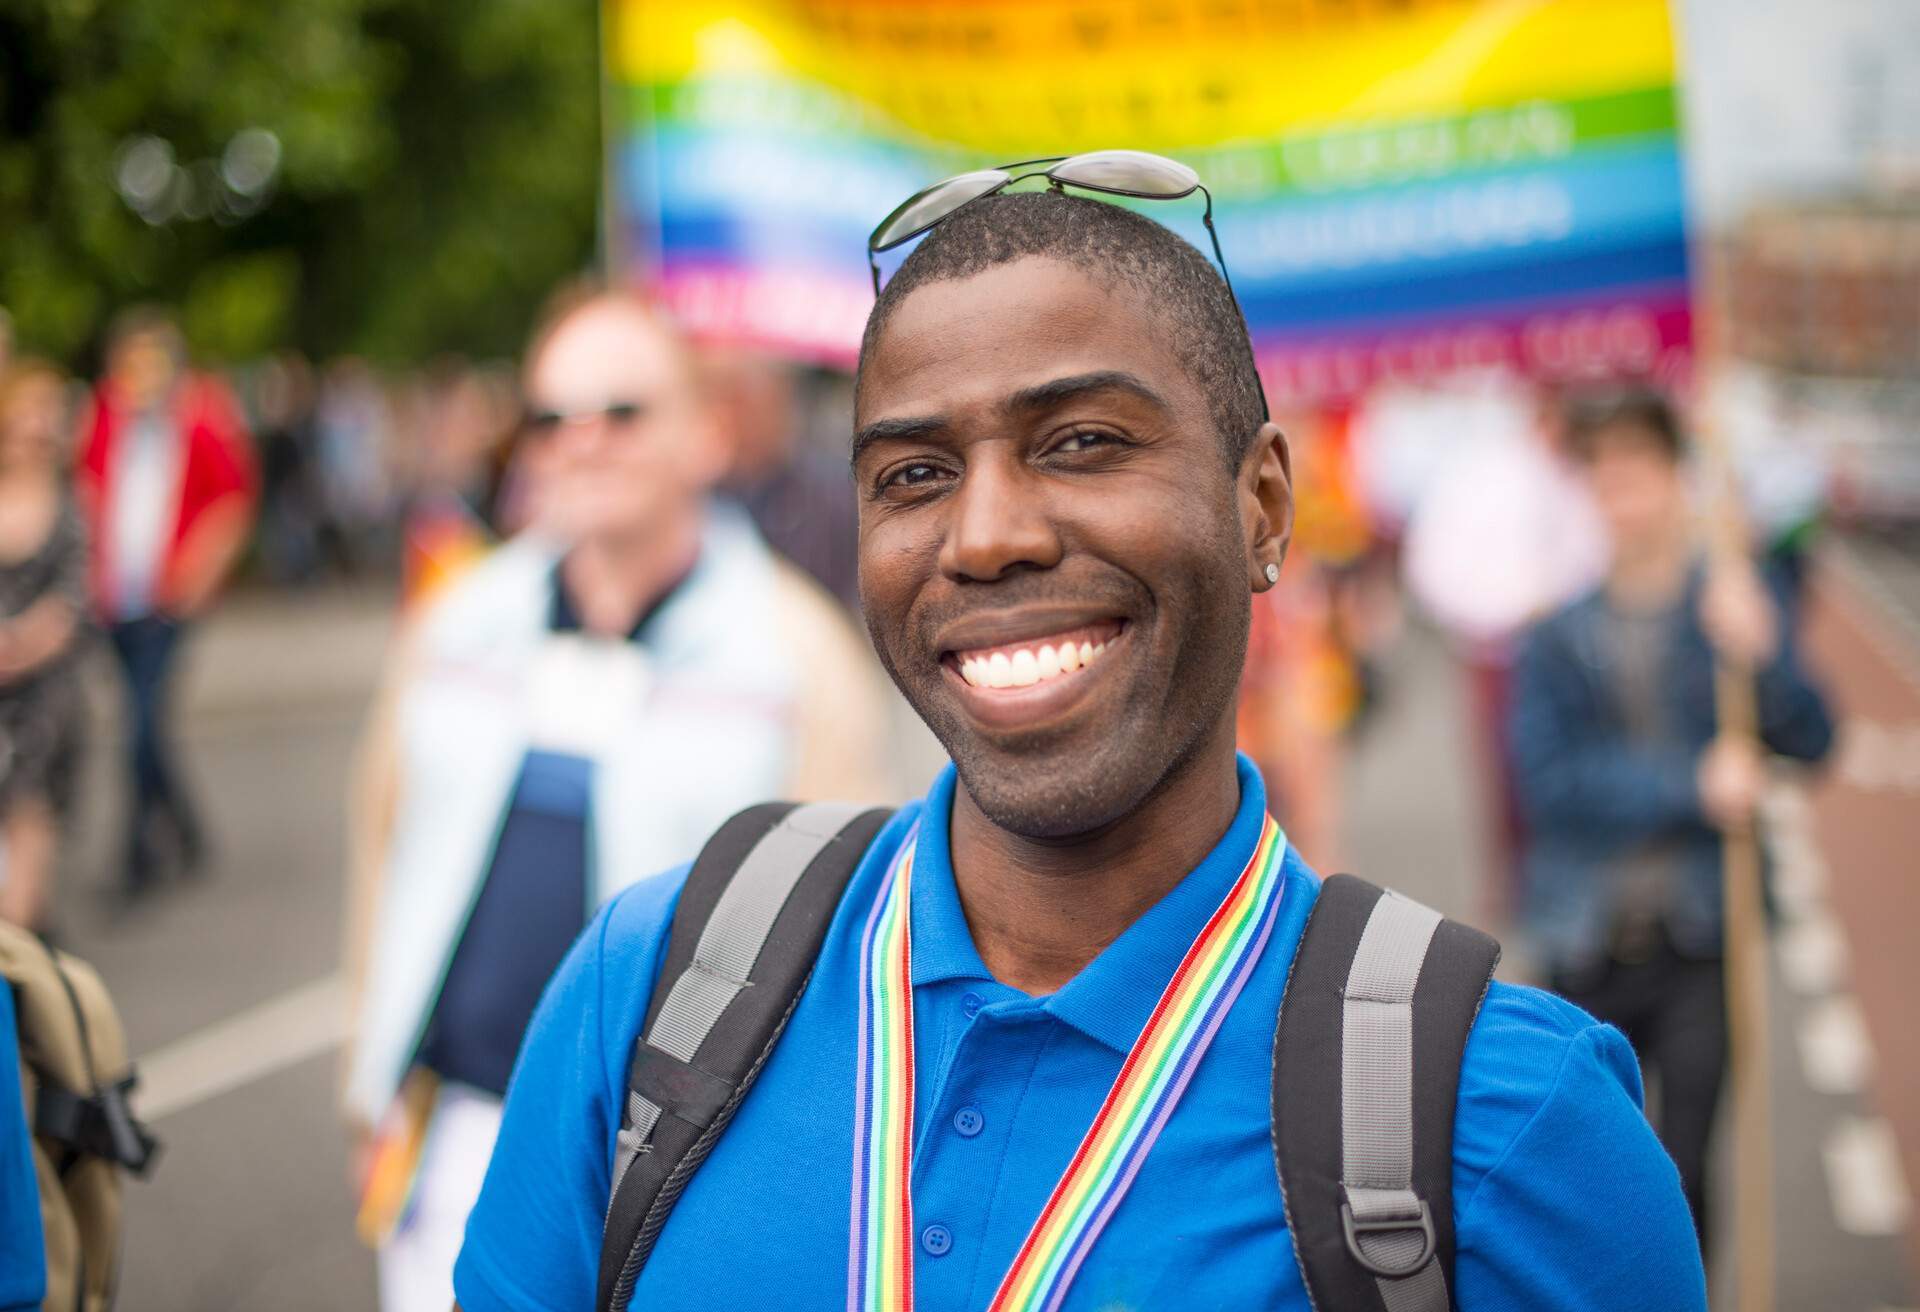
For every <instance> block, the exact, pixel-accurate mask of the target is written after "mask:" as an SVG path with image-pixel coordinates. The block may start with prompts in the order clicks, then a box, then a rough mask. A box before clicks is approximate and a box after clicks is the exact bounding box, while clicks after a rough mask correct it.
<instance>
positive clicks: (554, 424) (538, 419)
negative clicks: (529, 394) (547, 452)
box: [520, 410, 560, 437]
mask: <svg viewBox="0 0 1920 1312" xmlns="http://www.w3.org/2000/svg"><path fill="white" fill-rule="evenodd" d="M520 426H521V427H522V428H524V429H525V430H526V431H527V432H529V433H531V434H532V435H533V436H535V437H545V436H546V435H547V434H548V433H551V432H552V431H553V430H554V429H556V428H558V427H560V415H559V413H558V412H557V411H553V410H529V411H527V414H526V418H524V419H522V420H521V421H520Z"/></svg>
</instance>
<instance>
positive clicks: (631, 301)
mask: <svg viewBox="0 0 1920 1312" xmlns="http://www.w3.org/2000/svg"><path fill="white" fill-rule="evenodd" d="M524 390H525V397H526V412H525V417H524V420H523V424H522V432H521V438H520V440H521V442H522V443H523V444H524V446H523V450H522V465H521V469H522V470H523V471H524V474H525V476H526V479H527V485H526V491H527V494H528V496H529V500H530V510H531V525H530V527H529V528H528V529H527V530H526V531H524V532H523V533H522V534H521V535H520V536H519V537H518V538H516V539H515V540H514V541H512V542H510V543H509V544H508V545H506V546H505V547H503V548H501V549H499V550H498V551H496V552H495V553H494V554H493V555H492V556H491V557H490V558H488V559H487V560H485V561H484V562H482V563H481V564H480V565H478V566H477V567H475V568H474V569H473V571H472V572H471V573H469V574H468V575H466V576H465V577H464V578H462V579H461V580H459V581H458V582H456V583H454V584H453V585H451V587H450V588H449V590H448V591H447V592H446V593H445V594H443V595H442V596H440V597H438V598H436V599H435V602H434V603H433V605H432V606H431V607H430V609H429V611H428V612H427V613H426V614H425V615H424V616H423V617H422V619H421V620H420V622H419V623H418V626H417V628H416V629H415V630H414V631H413V632H412V633H411V634H410V636H409V638H408V640H407V642H406V644H405V647H404V654H403V656H402V659H401V660H400V662H398V664H397V667H396V671H395V674H394V677H393V678H392V679H391V680H390V684H389V688H388V690H387V694H386V696H385V698H384V699H383V701H384V705H383V707H382V709H381V711H380V713H379V714H378V715H377V716H376V725H375V729H374V731H373V734H372V737H371V741H370V743H369V747H368V750H367V752H366V754H365V761H364V769H363V772H362V778H361V780H360V783H361V785H362V787H361V789H360V795H359V799H358V800H359V801H360V803H361V813H360V815H359V817H358V819H359V821H360V825H359V830H360V832H359V834H358V839H359V841H358V842H357V844H356V847H357V854H358V858H359V859H358V862H357V865H358V867H359V868H358V870H357V872H356V874H357V878H356V879H355V887H354V896H353V899H352V905H353V921H354V923H353V925H352V927H351V930H350V941H349V944H348V960H349V968H350V974H351V977H352V979H353V981H354V984H355V986H356V989H357V990H358V993H359V999H358V1000H359V1004H360V1005H359V1025H358V1030H357V1034H356V1036H355V1040H354V1043H353V1048H352V1053H351V1066H350V1071H349V1077H348V1087H347V1094H346V1096H347V1104H348V1109H349V1112H350V1114H351V1116H352V1118H353V1119H354V1121H355V1122H356V1123H357V1124H359V1125H360V1126H362V1127H363V1128H364V1131H365V1138H364V1143H363V1146H364V1152H363V1154H362V1161H361V1162H360V1164H359V1165H360V1166H361V1168H362V1170H363V1173H364V1175H363V1193H362V1200H363V1205H362V1209H361V1216H360V1228H361V1230H362V1233H363V1236H364V1237H366V1238H367V1239H368V1240H369V1241H371V1242H374V1243H376V1244H378V1245H379V1246H380V1286H381V1300H382V1304H383V1306H384V1307H385V1308H387V1309H388V1312H411V1310H412V1309H416V1308H419V1309H432V1310H433V1312H444V1309H445V1308H446V1307H447V1306H448V1304H449V1303H450V1302H451V1301H452V1297H453V1294H452V1285H451V1276H452V1268H453V1259H454V1254H455V1252H456V1251H457V1249H458V1245H459V1237H460V1233H461V1229H462V1227H463V1226H464V1224H465V1222H466V1216H467V1211H468V1209H469V1207H470V1206H471V1205H472V1202H473V1199H474V1196H475V1195H476V1194H477V1193H478V1191H479V1187H480V1178H481V1172H482V1171H483V1170H484V1168H485V1165H486V1161H487V1155H488V1152H489V1151H490V1149H491V1147H492V1142H493V1135H494V1131H495V1127H496V1126H497V1125H498V1122H499V1117H500V1101H501V1098H502V1096H503V1095H504V1093H505V1092H506V1088H507V1080H508V1075H509V1073H510V1072H511V1070H512V1066H513V1059H514V1054H515V1052H516V1050H517V1049H518V1047H519V1044H520V1038H521V1034H522V1033H523V1031H524V1030H525V1027H526V1024H527V1020H528V1018H529V1016H531V1015H532V1013H533V1009H534V1004H535V1003H536V1002H537V1000H538V999H539V996H540V990H541V988H542V987H543V986H544V985H545V983H546V980H547V976H548V975H549V974H551V973H552V971H553V968H554V967H555V966H556V965H558V964H559V962H560V960H561V958H562V956H563V955H564V954H565V952H566V950H567V946H568V944H569V943H571V942H572V941H573V939H574V937H575V936H576V935H577V934H578V933H579V932H580V930H581V928H582V927H583V926H584V925H585V924H586V923H587V921H588V919H589V917H590V916H591V915H592V914H593V911H594V908H596V907H597V906H599V905H600V904H601V903H602V902H604V901H605V900H606V899H607V898H609V897H611V896H612V895H613V894H614V893H616V892H618V891H619V890H620V889H622V888H624V887H626V886H627V885H629V884H632V883H634V882H635V881H636V880H638V879H640V878H641V877H643V876H645V875H647V874H649V873H651V872H652V871H654V870H657V869H659V868H660V867H662V866H664V865H667V864H670V863H671V862H673V861H675V860H677V859H678V858H679V855H680V854H681V853H682V852H684V851H686V850H687V849H688V848H689V847H690V846H697V845H698V843H699V842H700V840H701V839H702V838H703V837H705V835H706V834H707V832H708V831H710V830H711V829H712V828H713V827H714V826H715V825H717V824H718V823H719V822H720V821H721V820H723V819H724V818H725V817H726V816H728V815H729V814H731V813H732V812H734V811H736V810H738V809H739V808H740V807H742V806H744V805H746V804H747V803H749V802H751V801H755V800H758V799H759V798H761V797H764V796H767V795H770V794H782V793H793V794H801V795H807V796H823V795H833V796H838V795H844V794H847V793H848V792H849V791H852V792H854V793H856V794H869V793H872V792H873V791H874V790H876V789H878V790H881V791H882V792H884V791H886V790H887V787H888V785H887V782H886V773H885V766H886V750H885V744H884V743H883V741H882V732H883V723H884V707H883V704H882V702H881V700H880V685H879V682H878V680H877V678H875V677H873V674H872V671H871V665H872V660H871V656H870V655H869V653H867V652H866V651H865V650H864V647H863V645H862V644H861V643H860V642H859V640H858V638H857V636H856V634H855V632H854V630H853V628H852V627H851V625H849V624H848V623H847V622H846V620H845V619H844V617H843V616H842V615H841V614H840V612H839V610H838V608H837V607H836V606H835V605H834V603H833V602H832V601H831V600H830V599H829V598H828V597H827V596H826V594H825V593H823V592H821V591H820V590H818V589H817V588H816V587H815V586H814V585H813V584H812V583H811V582H810V581H808V580H806V579H804V578H803V577H802V576H801V575H800V574H799V573H798V571H797V570H795V569H794V568H793V567H792V566H790V565H787V564H785V563H782V562H780V561H778V560H777V559H776V558H775V557H774V556H773V554H772V553H771V552H770V551H769V550H768V548H767V547H766V546H765V545H764V544H763V543H762V541H761V539H760V538H759V536H758V535H757V534H756V533H755V532H754V530H753V529H752V527H751V525H750V523H749V522H748V521H747V520H746V518H745V516H744V515H743V514H741V513H740V512H738V511H733V510H728V509H726V508H724V507H723V506H721V505H720V504H718V503H716V502H714V501H712V500H710V499H709V496H708V490H709V488H710V487H711V486H712V484H713V483H714V481H715V480H716V479H717V478H718V477H719V475H720V473H721V471H722V470H723V469H724V468H725V466H726V460H727V452H726V451H725V450H724V442H723V438H722V436H721V434H720V432H719V430H718V428H717V426H716V424H715V422H714V419H713V416H712V415H711V414H710V412H709V409H708V407H707V404H706V402H705V400H704V399H703V395H702V393H701V391H700V389H699V388H698V387H697V385H696V380H695V376H694V371H693V367H692V361H691V359H690V357H689V355H688V353H687V348H686V347H685V345H684V344H683V343H682V342H681V340H680V339H679V337H678V336H677V335H676V334H675V332H674V331H673V330H672V329H671V328H670V327H669V326H668V325H667V324H666V323H665V322H664V321H663V320H662V319H661V318H660V317H659V315H658V314H657V313H656V312H655V311H654V310H653V309H652V308H651V307H650V306H648V305H647V304H645V303H643V302H641V301H640V300H638V299H635V298H633V297H630V296H625V295H620V294H616V293H606V292H597V293H591V294H586V295H583V296H578V297H574V298H570V299H569V300H568V301H566V302H564V303H563V304H561V305H560V306H559V308H557V309H556V310H555V311H554V312H553V314H552V315H551V317H550V318H549V320H548V321H547V323H546V324H545V326H544V327H543V328H542V329H541V330H540V331H539V333H538V334H537V335H536V336H535V338H534V340H533V342H532V345H531V346H530V347H529V349H528V352H527V358H526V367H525V375H524Z"/></svg>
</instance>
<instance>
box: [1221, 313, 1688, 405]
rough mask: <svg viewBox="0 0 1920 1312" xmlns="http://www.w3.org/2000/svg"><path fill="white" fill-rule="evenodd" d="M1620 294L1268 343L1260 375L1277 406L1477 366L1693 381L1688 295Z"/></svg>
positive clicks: (1533, 373)
mask: <svg viewBox="0 0 1920 1312" xmlns="http://www.w3.org/2000/svg"><path fill="white" fill-rule="evenodd" d="M1621 295H1622V294H1621V293H1620V292H1618V291H1617V290H1616V291H1612V292H1610V293H1609V295H1608V299H1607V301H1606V302H1604V303H1600V302H1595V301H1585V302H1582V301H1572V302H1561V303H1556V304H1550V305H1544V306H1531V307H1516V308H1514V309H1511V310H1506V311H1497V312H1494V313H1490V314H1483V315H1476V316H1474V317H1473V318H1471V319H1467V320H1430V321H1425V322H1413V323H1408V324H1394V325H1381V326H1375V327H1372V328H1369V329H1365V330H1362V331H1360V332H1349V333H1342V334H1328V335H1326V336H1319V335H1314V336H1305V335H1293V334H1289V335H1287V336H1284V337H1271V336H1269V337H1264V338H1262V339H1261V340H1260V341H1259V342H1258V343H1256V347H1255V353H1256V354H1257V355H1258V356H1259V359H1260V377H1261V380H1262V381H1263V382H1264V383H1265V384H1266V388H1267V396H1268V399H1269V400H1270V401H1271V402H1272V404H1273V405H1275V406H1276V407H1281V408H1285V407H1287V406H1296V405H1311V404H1316V403H1322V402H1336V401H1348V400H1352V399H1354V398H1356V397H1358V396H1359V395H1361V394H1362V393H1364V392H1366V391H1367V390H1368V389H1370V388H1372V387H1374V386H1376V385H1378V384H1380V383H1385V382H1409V383H1421V382H1432V381H1434V380H1437V379H1440V378H1444V377H1446V376H1448V375H1449V374H1457V373H1462V372H1465V371H1469V370H1474V369H1488V368H1507V369H1513V370H1517V371H1519V372H1521V373H1524V374H1527V375H1528V376H1530V377H1537V378H1546V379H1552V380H1557V381H1577V380H1583V379H1584V380H1595V379H1607V378H1636V377H1637V378H1650V379H1655V380H1658V381H1660V382H1663V383H1679V382H1681V381H1683V380H1684V377H1685V375H1686V372H1687V368H1688V365H1689V362H1690V360H1691V346H1692V341H1693V315H1692V309H1691V306H1690V305H1689V303H1688V301H1687V297H1686V292H1685V289H1684V288H1674V287H1660V288H1657V289H1653V288H1650V289H1648V290H1647V291H1646V292H1645V293H1644V294H1642V295H1641V296H1639V297H1633V296H1631V295H1629V296H1628V297H1627V299H1624V300H1622V299H1621Z"/></svg>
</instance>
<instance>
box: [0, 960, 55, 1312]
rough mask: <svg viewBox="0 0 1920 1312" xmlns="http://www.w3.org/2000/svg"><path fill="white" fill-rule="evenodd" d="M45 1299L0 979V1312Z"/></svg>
mask: <svg viewBox="0 0 1920 1312" xmlns="http://www.w3.org/2000/svg"><path fill="white" fill-rule="evenodd" d="M46 1296H47V1245H46V1239H45V1237H44V1236H43V1235H42V1234H41V1231H40V1184H39V1181H38V1180H37V1179H36V1178H35V1175H34V1167H33V1139H32V1132H31V1131H30V1130H29V1128H28V1126H27V1110H26V1107H25V1106H24V1105H23V1104H22V1103H21V1101H20V1035H19V1033H18V1032H17V1031H16V1030H15V1028H14V1019H13V990H12V989H11V988H10V987H8V985H7V983H6V981H5V980H0V1312H27V1310H28V1309H31V1308H37V1307H39V1306H40V1300H41V1299H43V1298H45V1297H46Z"/></svg>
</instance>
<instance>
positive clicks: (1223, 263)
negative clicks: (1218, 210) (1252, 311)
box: [1200, 187, 1273, 420]
mask: <svg viewBox="0 0 1920 1312" xmlns="http://www.w3.org/2000/svg"><path fill="white" fill-rule="evenodd" d="M1200 194H1201V195H1202V196H1205V197H1206V198H1207V209H1206V212H1205V213H1204V214H1202V215H1201V216H1200V222H1202V223H1204V224H1205V225H1206V227H1207V236H1209V237H1211V238H1212V239H1213V260H1214V263H1216V264H1218V265H1219V266H1220V281H1221V282H1224V283H1225V284H1226V285H1227V297H1228V299H1230V300H1231V301H1232V302H1233V308H1234V309H1235V310H1238V311H1239V313H1240V322H1241V323H1242V324H1244V323H1246V321H1247V312H1246V310H1244V309H1242V308H1241V305H1240V294H1239V293H1238V292H1236V291H1234V290H1233V275H1232V274H1230V273H1228V272H1227V257H1226V256H1225V255H1222V254H1221V253H1220V231H1219V229H1217V228H1215V227H1214V226H1213V193H1212V192H1210V191H1208V190H1207V189H1206V188H1205V187H1202V188H1200ZM1247 358H1248V359H1249V360H1250V361H1252V363H1253V376H1254V379H1255V381H1256V382H1258V380H1259V377H1260V362H1259V360H1257V359H1255V358H1254V354H1253V333H1252V331H1251V330H1249V331H1248V333H1247ZM1260 417H1261V419H1263V420H1266V419H1271V418H1273V414H1272V412H1271V411H1270V410H1268V408H1267V389H1266V387H1265V386H1261V387H1260Z"/></svg>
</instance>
